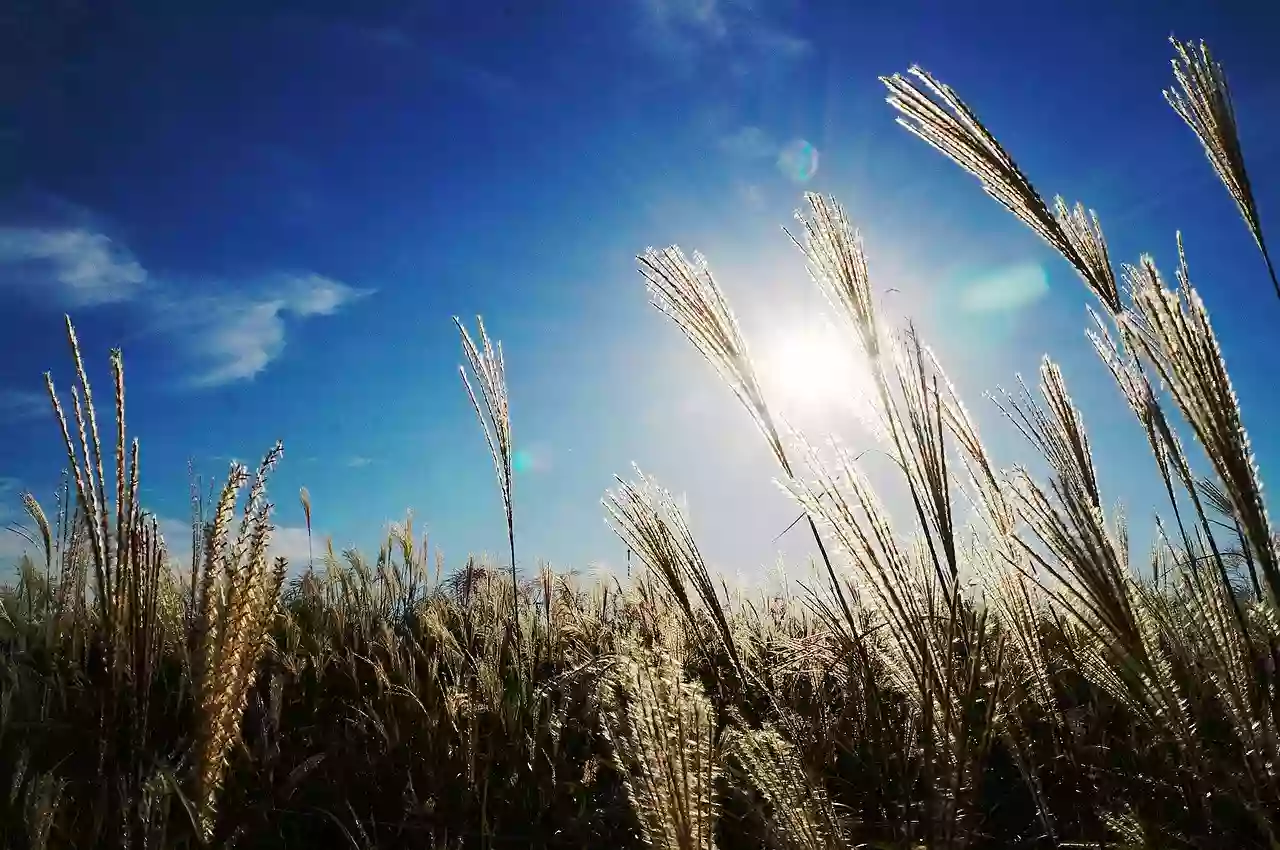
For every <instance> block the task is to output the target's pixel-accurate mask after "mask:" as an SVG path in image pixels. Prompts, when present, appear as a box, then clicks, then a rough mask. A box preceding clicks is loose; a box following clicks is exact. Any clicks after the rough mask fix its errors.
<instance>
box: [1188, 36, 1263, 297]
mask: <svg viewBox="0 0 1280 850" xmlns="http://www.w3.org/2000/svg"><path fill="white" fill-rule="evenodd" d="M1169 42H1170V43H1171V44H1172V45H1173V49H1174V53H1175V54H1176V55H1175V56H1174V58H1173V60H1172V62H1173V76H1174V79H1175V80H1176V81H1177V84H1178V87H1177V88H1176V89H1166V90H1165V92H1164V98H1165V100H1167V101H1168V102H1169V105H1170V106H1172V107H1173V109H1174V111H1175V112H1177V113H1178V115H1179V116H1181V118H1182V120H1183V121H1185V122H1187V126H1188V127H1190V128H1191V131H1192V132H1193V133H1195V134H1196V138H1197V139H1199V140H1200V144H1201V145H1202V146H1203V147H1204V153H1205V156H1206V157H1208V159H1209V163H1210V164H1211V165H1212V166H1213V170H1214V171H1216V172H1217V174H1218V178H1219V179H1220V180H1222V185H1224V186H1226V187H1227V191H1228V192H1230V193H1231V197H1232V198H1233V199H1234V200H1235V202H1236V206H1237V207H1238V208H1239V209H1240V215H1241V216H1242V217H1243V218H1244V222H1245V225H1246V226H1248V228H1249V232H1250V233H1251V234H1252V235H1253V239H1254V241H1255V242H1257V244H1258V250H1259V251H1261V252H1262V259H1263V260H1264V261H1265V262H1266V264H1267V273H1268V274H1270V275H1271V285H1272V286H1273V287H1274V288H1275V291H1276V295H1277V296H1280V280H1277V278H1276V270H1275V266H1273V265H1272V263H1271V255H1270V253H1268V251H1267V243H1266V241H1265V240H1264V239H1263V235H1262V222H1261V220H1260V219H1259V216H1258V204H1257V201H1256V200H1254V197H1253V188H1252V186H1251V185H1250V183H1249V172H1248V171H1247V170H1246V169H1245V165H1244V151H1243V150H1242V149H1241V147H1240V133H1239V130H1238V129H1237V128H1236V113H1235V109H1234V108H1233V107H1232V105H1231V90H1230V89H1229V88H1228V87H1227V76H1226V74H1225V73H1223V71H1222V65H1221V64H1219V63H1218V62H1216V61H1214V59H1213V56H1212V54H1210V53H1209V48H1208V47H1207V46H1206V45H1205V43H1204V42H1203V41H1202V42H1200V43H1199V44H1197V43H1196V42H1194V41H1188V42H1181V41H1178V40H1177V39H1176V38H1172V37H1171V38H1170V39H1169Z"/></svg>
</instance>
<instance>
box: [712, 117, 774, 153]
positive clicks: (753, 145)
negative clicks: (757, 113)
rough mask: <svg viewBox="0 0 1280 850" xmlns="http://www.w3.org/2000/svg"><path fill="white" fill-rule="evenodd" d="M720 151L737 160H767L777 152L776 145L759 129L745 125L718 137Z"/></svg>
mask: <svg viewBox="0 0 1280 850" xmlns="http://www.w3.org/2000/svg"><path fill="white" fill-rule="evenodd" d="M719 144H720V150H722V151H724V152H725V153H727V154H729V155H730V156H733V157H737V158H739V159H767V158H769V157H772V156H774V155H775V154H776V153H777V152H778V143H777V142H776V141H775V140H774V139H773V138H772V137H771V136H770V135H769V134H768V133H766V132H765V131H764V130H762V129H761V128H759V127H755V126H752V125H747V126H743V127H739V128H738V129H736V130H734V131H733V132H732V133H728V134H726V135H724V136H721V137H720V143H719Z"/></svg>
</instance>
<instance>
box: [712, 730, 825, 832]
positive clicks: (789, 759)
mask: <svg viewBox="0 0 1280 850" xmlns="http://www.w3.org/2000/svg"><path fill="white" fill-rule="evenodd" d="M723 745H724V750H725V753H726V755H728V756H729V758H730V759H732V760H733V762H734V763H735V765H736V766H737V767H738V769H739V771H740V772H741V775H742V778H743V780H745V781H746V782H747V783H748V784H750V785H751V787H752V788H754V789H755V790H756V791H757V792H758V793H759V794H760V796H761V797H763V798H764V801H765V803H766V804H768V806H769V812H768V817H769V818H770V830H771V832H772V833H773V837H774V839H775V841H776V842H777V845H778V846H779V847H781V848H784V850H843V848H845V847H848V846H849V845H848V841H847V839H846V837H845V834H844V828H843V827H842V825H841V824H840V821H839V819H838V818H837V817H836V812H835V808H834V807H833V806H832V805H831V800H830V798H829V797H828V796H827V792H826V789H825V788H823V787H822V783H821V782H820V781H818V780H815V779H814V778H813V777H812V776H811V775H810V773H809V771H807V770H805V768H804V765H803V764H801V762H800V758H799V756H798V755H797V753H796V748H795V747H794V746H793V745H792V744H790V743H789V742H788V741H787V740H786V739H785V738H783V737H782V736H781V735H779V734H778V733H777V732H776V731H775V730H773V729H770V728H767V727H766V728H764V729H739V728H735V727H730V728H729V730H727V731H726V732H725V740H724V744H723Z"/></svg>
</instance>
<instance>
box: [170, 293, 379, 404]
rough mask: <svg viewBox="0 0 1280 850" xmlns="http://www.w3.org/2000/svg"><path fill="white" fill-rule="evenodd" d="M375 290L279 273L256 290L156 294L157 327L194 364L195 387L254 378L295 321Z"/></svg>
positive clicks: (329, 312)
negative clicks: (278, 275) (279, 276)
mask: <svg viewBox="0 0 1280 850" xmlns="http://www.w3.org/2000/svg"><path fill="white" fill-rule="evenodd" d="M369 294H370V290H363V289H355V288H353V287H350V286H347V285H346V284H344V283H340V282H338V281H336V280H332V279H330V278H327V277H323V276H321V275H315V274H311V275H301V276H286V277H281V278H277V279H276V280H273V281H271V282H270V283H268V284H266V285H263V286H260V287H259V288H258V289H256V290H254V291H251V292H236V293H227V292H222V293H218V294H216V295H192V296H186V297H176V298H175V297H165V298H160V299H156V300H155V302H154V304H153V305H152V307H151V309H152V310H153V311H154V313H155V319H156V323H157V327H159V328H160V329H161V330H162V332H163V333H165V334H166V335H167V336H169V337H170V338H171V339H172V340H173V341H174V343H175V344H176V345H178V346H180V347H182V348H183V349H184V354H185V356H186V357H187V359H188V360H189V361H190V365H191V368H192V372H191V375H190V377H189V381H190V383H191V384H192V385H194V386H202V387H209V386H217V385H220V384H226V383H231V382H233V381H243V380H248V379H250V378H253V377H254V376H256V375H258V374H259V373H260V372H262V371H263V370H264V369H266V368H267V366H269V365H270V364H271V362H272V361H273V360H275V359H276V358H277V357H279V356H280V354H281V353H282V352H283V351H284V347H285V340H286V336H287V333H288V326H289V324H290V322H291V321H294V320H300V319H308V318H313V317H316V316H331V315H333V314H334V313H336V312H338V311H339V310H340V309H342V308H343V307H344V306H346V305H347V304H350V303H351V302H353V301H356V300H358V299H360V298H362V297H364V296H366V295H369Z"/></svg>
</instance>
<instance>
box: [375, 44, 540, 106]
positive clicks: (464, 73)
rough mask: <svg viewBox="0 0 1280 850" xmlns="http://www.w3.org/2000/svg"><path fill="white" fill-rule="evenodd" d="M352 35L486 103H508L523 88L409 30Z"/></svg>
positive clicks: (510, 79)
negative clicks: (422, 65) (414, 63)
mask: <svg viewBox="0 0 1280 850" xmlns="http://www.w3.org/2000/svg"><path fill="white" fill-rule="evenodd" d="M350 34H352V35H354V36H356V37H357V38H358V39H359V40H360V41H361V42H362V43H363V44H364V45H366V46H368V47H372V48H373V49H375V50H379V51H382V52H384V53H391V54H398V55H403V56H406V57H410V56H411V57H414V59H415V60H418V61H422V62H424V63H425V64H426V65H427V67H428V68H429V69H430V71H431V72H432V73H434V74H435V75H436V76H437V77H439V78H441V79H442V80H446V81H448V82H450V83H454V84H456V85H457V86H459V87H461V88H463V89H466V90H467V91H469V92H470V93H471V94H473V95H476V96H478V97H480V98H483V99H485V100H488V101H493V102H507V101H511V100H512V99H514V98H516V96H517V95H518V94H519V91H520V87H519V85H518V84H517V83H516V81H515V80H514V79H513V78H511V77H509V76H507V75H505V74H500V73H498V72H497V71H494V70H492V69H490V68H487V67H485V66H483V65H481V64H478V63H476V62H473V61H469V60H465V59H462V58H460V57H459V56H458V55H456V54H455V53H454V52H452V51H451V50H450V49H449V48H448V46H447V45H446V44H443V43H440V42H439V41H438V39H437V40H436V41H429V40H428V39H425V38H423V37H422V36H420V35H419V34H418V33H416V32H414V31H413V30H412V29H410V28H408V27H405V26H377V27H355V28H351V29H350Z"/></svg>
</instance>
